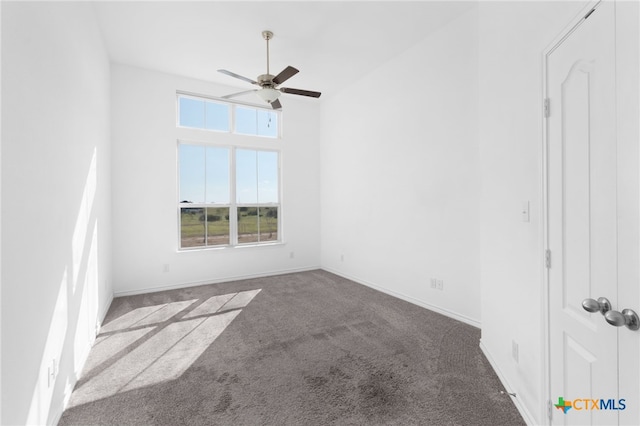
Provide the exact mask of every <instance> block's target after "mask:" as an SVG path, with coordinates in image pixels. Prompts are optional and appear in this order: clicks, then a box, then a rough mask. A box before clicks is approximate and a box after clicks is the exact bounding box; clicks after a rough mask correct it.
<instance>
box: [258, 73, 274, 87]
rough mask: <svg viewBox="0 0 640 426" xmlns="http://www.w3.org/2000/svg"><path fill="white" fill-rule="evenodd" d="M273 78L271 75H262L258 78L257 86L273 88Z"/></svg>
mask: <svg viewBox="0 0 640 426" xmlns="http://www.w3.org/2000/svg"><path fill="white" fill-rule="evenodd" d="M274 77H275V76H274V75H271V74H262V75H259V76H258V84H259V85H260V86H261V87H265V86H267V87H268V86H275V85H274V84H273V78H274Z"/></svg>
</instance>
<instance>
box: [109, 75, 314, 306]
mask: <svg viewBox="0 0 640 426" xmlns="http://www.w3.org/2000/svg"><path fill="white" fill-rule="evenodd" d="M212 72H213V71H212ZM111 76H112V109H111V110H112V118H113V120H112V136H113V162H112V166H113V243H114V254H113V260H114V271H113V273H114V289H115V292H116V294H132V293H140V292H146V291H150V290H159V289H163V288H170V287H180V286H186V285H189V284H201V283H211V282H217V281H225V280H231V279H237V278H244V277H252V276H258V275H268V274H276V273H282V272H288V271H296V270H303V269H311V268H317V267H318V266H319V265H320V260H319V245H320V243H319V241H320V237H319V233H320V227H319V225H320V204H319V201H320V197H319V187H320V180H319V179H320V178H319V158H318V157H319V155H318V140H319V137H318V134H319V119H318V106H317V103H316V102H315V101H313V100H310V101H306V100H298V99H296V97H295V96H287V95H284V96H283V99H282V104H283V106H284V111H283V119H282V120H283V132H284V136H283V138H282V139H281V140H273V139H266V138H242V139H241V143H243V144H245V145H247V146H256V147H268V148H279V149H281V153H282V154H281V155H282V157H281V161H282V179H283V190H282V219H283V229H282V231H283V235H284V240H285V244H282V245H274V246H264V247H238V248H225V249H207V250H197V251H178V250H177V247H178V228H177V226H178V218H177V205H176V201H177V177H176V167H177V166H176V144H177V140H178V138H187V140H208V141H210V142H213V143H228V141H229V138H230V136H228V135H223V134H220V133H214V132H207V131H200V130H184V129H177V128H176V124H175V123H176V90H181V91H188V92H193V93H201V94H204V95H209V96H222V95H225V94H228V93H234V92H238V91H239V90H238V88H230V87H224V86H218V85H214V84H211V83H207V82H202V81H198V80H192V79H187V78H181V77H177V76H172V75H168V74H161V73H158V72H153V71H148V70H143V69H139V68H133V67H130V66H124V65H117V64H113V65H112V74H111ZM291 253H293V258H292V257H291ZM165 264H167V265H169V272H164V265H165Z"/></svg>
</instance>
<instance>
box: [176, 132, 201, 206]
mask: <svg viewBox="0 0 640 426" xmlns="http://www.w3.org/2000/svg"><path fill="white" fill-rule="evenodd" d="M178 149H179V153H178V155H179V156H180V197H179V198H180V202H188V203H203V202H204V184H205V180H204V179H205V157H204V146H197V145H184V144H180V145H179V148H178Z"/></svg>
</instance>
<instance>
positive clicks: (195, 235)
mask: <svg viewBox="0 0 640 426" xmlns="http://www.w3.org/2000/svg"><path fill="white" fill-rule="evenodd" d="M203 217H204V209H198V208H188V207H187V208H181V209H180V247H182V248H185V247H203V246H204V245H205V244H206V239H205V223H204V221H203V220H200V219H201V218H203Z"/></svg>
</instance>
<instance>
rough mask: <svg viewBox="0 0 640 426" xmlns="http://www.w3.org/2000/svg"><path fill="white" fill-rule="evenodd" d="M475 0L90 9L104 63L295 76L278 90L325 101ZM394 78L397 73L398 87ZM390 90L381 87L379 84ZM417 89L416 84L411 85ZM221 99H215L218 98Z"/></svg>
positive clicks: (202, 75) (204, 75)
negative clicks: (314, 94)
mask: <svg viewBox="0 0 640 426" xmlns="http://www.w3.org/2000/svg"><path fill="white" fill-rule="evenodd" d="M476 4H477V3H476V2H475V1H470V2H467V1H451V0H449V1H408V2H399V1H393V2H391V1H388V2H380V1H347V2H342V1H321V2H320V1H317V2H310V1H300V0H299V1H288V2H277V1H257V2H246V1H234V2H230V1H226V2H223V1H195V2H186V1H175V2H167V1H142V2H122V1H118V2H108V1H102V2H96V3H95V4H94V5H95V10H96V14H97V16H98V21H99V24H100V27H101V30H102V33H103V35H104V38H105V43H106V46H107V50H108V52H109V55H110V56H111V59H112V61H114V62H117V63H123V64H129V65H134V66H138V67H143V68H148V69H153V70H159V71H162V72H167V73H172V74H177V75H182V76H187V77H192V78H196V79H201V80H206V81H211V82H216V83H221V84H225V85H229V86H234V87H237V88H238V89H239V90H243V89H252V88H255V87H254V86H251V85H250V84H249V83H245V82H243V81H241V80H236V79H234V78H232V77H229V76H226V75H224V74H221V73H218V72H217V70H218V69H220V68H224V69H227V70H229V71H232V72H235V73H237V74H240V75H243V76H245V77H249V78H251V79H254V80H255V79H256V77H257V76H258V75H259V74H264V73H265V72H266V42H265V41H264V40H263V38H262V35H261V33H262V31H263V30H271V31H273V32H274V38H273V40H271V42H270V57H271V58H270V59H271V60H270V62H271V66H270V71H271V74H274V75H275V74H277V73H278V72H279V71H280V70H282V69H284V68H285V67H286V66H287V65H292V66H294V67H296V68H298V69H299V70H300V73H299V74H297V75H295V76H293V77H292V78H291V79H290V80H288V81H287V82H286V84H284V86H287V87H294V88H298V89H308V90H316V91H320V92H323V96H324V97H326V96H330V95H331V94H332V93H335V92H336V91H338V90H340V89H341V88H342V87H344V86H346V85H348V84H350V83H352V82H353V81H355V80H356V79H358V78H359V77H360V76H361V75H362V74H364V73H367V72H368V71H369V70H371V69H373V68H375V67H376V66H378V65H380V64H382V63H384V62H386V61H388V60H389V59H391V58H392V57H394V56H395V55H397V54H399V53H401V52H402V51H404V50H406V49H408V48H409V47H411V46H412V45H413V44H415V43H416V42H418V41H420V40H422V39H424V38H425V37H426V36H427V35H428V34H430V33H432V32H434V31H436V30H438V28H440V27H442V26H443V25H444V24H446V23H447V22H449V21H451V20H452V19H455V18H456V17H457V16H459V15H461V14H463V13H464V12H466V11H467V10H469V9H471V8H473V7H475V5H476ZM402 74H403V70H398V78H399V79H401V78H402ZM387 83H390V84H393V82H380V84H387ZM416 84H419V82H416ZM219 95H220V96H222V95H224V94H223V93H221V94H219Z"/></svg>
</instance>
